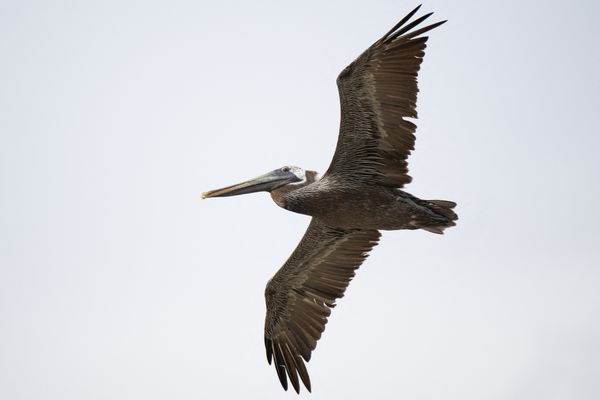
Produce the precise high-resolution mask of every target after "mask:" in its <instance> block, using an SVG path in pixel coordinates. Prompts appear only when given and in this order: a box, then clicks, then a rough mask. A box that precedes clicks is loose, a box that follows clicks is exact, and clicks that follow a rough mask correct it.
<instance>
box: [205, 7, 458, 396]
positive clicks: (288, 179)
mask: <svg viewBox="0 0 600 400" xmlns="http://www.w3.org/2000/svg"><path fill="white" fill-rule="evenodd" d="M420 7H421V6H419V7H417V8H416V9H414V10H413V11H411V12H410V13H409V14H408V15H407V16H406V17H404V18H402V20H401V21H400V22H398V23H397V24H396V25H395V26H394V27H393V28H392V29H391V30H390V31H389V32H387V33H386V34H385V35H383V37H382V38H381V39H379V40H377V41H376V42H375V43H374V44H373V45H372V46H371V47H369V48H368V49H367V50H365V51H364V52H363V53H362V54H361V55H360V56H359V57H358V58H357V59H356V60H354V62H352V63H351V64H350V65H348V66H347V67H346V68H345V69H344V70H343V71H342V72H341V73H340V75H339V76H338V78H337V86H338V91H339V96H340V103H341V121H340V131H339V136H338V141H337V146H336V149H335V153H334V155H333V159H332V161H331V164H330V165H329V169H327V171H326V172H325V173H324V174H323V175H322V176H320V175H319V174H317V172H315V171H310V170H304V169H302V168H299V167H294V166H284V167H281V168H278V169H276V170H274V171H271V172H269V173H267V174H264V175H261V176H259V177H257V178H255V179H252V180H249V181H246V182H242V183H239V184H237V185H232V186H228V187H225V188H222V189H217V190H211V191H208V192H205V193H203V194H202V197H203V198H209V197H225V196H236V195H241V194H247V193H253V192H259V191H266V192H270V194H271V197H272V199H273V200H274V201H275V203H276V204H277V205H278V206H280V207H283V208H284V209H286V210H289V211H293V212H297V213H300V214H306V215H310V216H311V217H312V219H311V222H310V224H309V226H308V228H307V230H306V232H305V233H304V237H303V238H302V240H301V241H300V243H299V244H298V246H297V247H296V249H295V250H294V252H293V253H292V255H291V256H290V257H289V258H288V260H287V261H286V262H285V263H284V264H283V266H282V267H281V268H280V269H279V271H277V273H276V274H275V275H274V276H273V278H271V280H269V282H268V283H267V287H266V290H265V298H266V304H267V316H266V320H265V335H264V340H265V347H266V352H267V360H268V361H269V364H271V363H274V365H275V370H276V372H277V376H278V377H279V381H280V382H281V385H282V386H283V388H284V389H285V390H287V387H288V379H289V381H290V382H291V384H292V386H293V387H294V389H295V390H296V392H297V393H299V392H300V380H301V381H302V382H303V383H304V386H305V387H306V388H307V389H308V391H310V390H311V384H310V378H309V376H308V372H307V370H306V366H305V362H308V361H309V360H310V357H311V353H312V351H313V350H314V349H315V347H316V345H317V340H319V338H320V337H321V334H322V333H323V331H324V330H325V324H326V323H327V318H328V317H329V315H330V313H331V309H332V308H333V307H334V306H335V301H336V300H337V299H339V298H340V297H342V296H343V295H344V291H345V290H346V287H347V286H348V284H349V283H350V280H351V279H352V278H353V277H354V274H355V271H356V269H357V268H358V267H359V266H360V265H361V264H362V262H363V261H364V260H365V258H366V257H367V254H368V253H369V251H371V249H372V248H373V247H374V246H375V245H376V244H377V242H378V240H379V237H380V233H379V231H380V230H398V229H424V230H426V231H429V232H433V233H439V234H441V233H443V231H444V229H446V228H448V227H450V226H454V225H455V223H454V221H456V220H457V219H458V217H457V215H456V214H455V213H454V211H453V208H454V207H455V206H456V203H454V202H452V201H446V200H422V199H419V198H417V197H415V196H413V195H411V194H409V193H407V192H405V191H402V190H401V188H402V187H403V186H404V185H406V184H407V183H409V182H410V181H411V177H410V176H409V175H408V163H407V158H408V156H409V154H410V152H411V151H412V150H413V149H414V143H415V135H414V132H415V130H416V126H415V124H413V123H412V122H411V121H409V120H408V119H407V118H416V117H417V111H416V101H417V92H418V89H417V74H418V71H419V68H420V65H421V62H422V61H423V56H424V54H425V53H424V50H425V47H426V42H427V39H428V38H427V36H423V34H425V33H426V32H428V31H430V30H432V29H434V28H436V27H438V26H440V25H441V24H443V23H444V22H446V21H441V22H437V23H434V24H431V25H427V26H425V27H420V28H418V27H419V25H420V24H421V23H422V22H423V21H425V20H426V19H427V18H428V17H429V16H430V15H431V14H432V13H429V14H426V15H424V16H422V17H420V18H417V19H415V20H413V21H411V18H412V17H413V16H414V14H415V13H416V12H417V11H418V10H419V8H420Z"/></svg>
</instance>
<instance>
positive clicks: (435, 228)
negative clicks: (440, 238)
mask: <svg viewBox="0 0 600 400" xmlns="http://www.w3.org/2000/svg"><path fill="white" fill-rule="evenodd" d="M424 203H425V204H426V206H427V208H428V209H429V210H431V211H432V212H434V213H435V214H437V215H439V216H440V217H442V218H443V222H442V223H438V224H432V225H428V226H422V227H421V229H424V230H426V231H429V232H432V233H438V234H443V233H444V229H446V228H449V227H451V226H454V225H456V223H455V222H454V221H456V220H457V219H458V215H456V213H455V212H454V211H453V208H454V207H456V203H455V202H453V201H448V200H425V201H424Z"/></svg>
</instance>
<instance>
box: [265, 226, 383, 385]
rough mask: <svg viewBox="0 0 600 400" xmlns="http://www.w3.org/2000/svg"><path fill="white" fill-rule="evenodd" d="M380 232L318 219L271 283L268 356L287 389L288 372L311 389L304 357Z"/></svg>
mask: <svg viewBox="0 0 600 400" xmlns="http://www.w3.org/2000/svg"><path fill="white" fill-rule="evenodd" d="M380 236H381V235H380V233H379V232H378V231H376V230H357V229H355V230H344V229H337V228H331V227H329V226H327V225H325V224H323V223H322V222H320V221H319V220H318V219H316V218H313V219H312V221H311V223H310V225H309V226H308V229H307V230H306V233H305V234H304V237H303V238H302V240H301V241H300V244H298V247H296V250H294V252H293V253H292V255H291V256H290V258H289V259H288V260H287V261H286V262H285V264H284V265H283V267H281V269H279V271H277V273H276V274H275V276H273V278H272V279H271V280H270V281H269V283H268V284H267V288H266V290H265V298H266V303H267V317H266V320H265V346H266V350H267V359H268V361H269V364H270V363H271V360H272V359H273V360H274V362H275V370H276V371H277V375H278V376H279V380H280V381H281V384H282V386H283V387H284V389H286V390H287V378H286V374H287V376H288V377H289V379H290V381H291V382H292V385H293V386H294V389H295V390H296V392H299V391H300V385H299V381H298V375H300V379H301V380H302V382H304V386H306V388H307V389H308V390H309V391H310V379H309V377H308V373H307V371H306V367H305V365H304V361H309V360H310V355H311V352H312V351H313V350H314V349H315V347H316V345H317V340H319V338H320V337H321V333H323V331H324V330H325V324H326V323H327V317H328V316H329V314H330V313H331V308H332V307H334V306H335V300H336V299H338V298H340V297H342V296H343V295H344V291H345V290H346V287H347V286H348V283H350V280H351V279H352V278H353V277H354V271H355V270H356V269H357V268H358V267H359V266H360V264H362V262H363V261H364V259H365V258H366V257H367V253H368V252H369V251H370V250H371V249H372V248H373V246H375V245H376V244H377V242H378V240H379V237H380ZM303 359H304V360H303Z"/></svg>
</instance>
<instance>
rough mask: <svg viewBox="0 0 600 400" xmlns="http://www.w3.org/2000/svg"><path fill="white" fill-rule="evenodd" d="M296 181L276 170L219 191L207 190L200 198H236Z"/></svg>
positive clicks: (291, 174) (296, 178)
mask: <svg viewBox="0 0 600 400" xmlns="http://www.w3.org/2000/svg"><path fill="white" fill-rule="evenodd" d="M298 180H299V179H298V177H296V175H294V174H293V173H291V172H289V171H283V170H281V169H276V170H274V171H271V172H269V173H267V174H264V175H261V176H259V177H257V178H254V179H251V180H249V181H246V182H242V183H238V184H236V185H232V186H227V187H224V188H221V189H216V190H209V191H208V192H204V193H202V198H203V199H207V198H209V197H227V196H237V195H240V194H248V193H254V192H263V191H266V192H270V191H271V190H273V189H276V188H278V187H280V186H283V185H285V184H287V183H290V182H295V181H298Z"/></svg>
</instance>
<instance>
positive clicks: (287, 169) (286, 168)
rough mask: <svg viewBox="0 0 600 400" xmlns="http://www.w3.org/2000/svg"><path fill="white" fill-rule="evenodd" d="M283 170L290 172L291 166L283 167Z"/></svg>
mask: <svg viewBox="0 0 600 400" xmlns="http://www.w3.org/2000/svg"><path fill="white" fill-rule="evenodd" d="M281 171H282V172H290V167H283V168H281Z"/></svg>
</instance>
